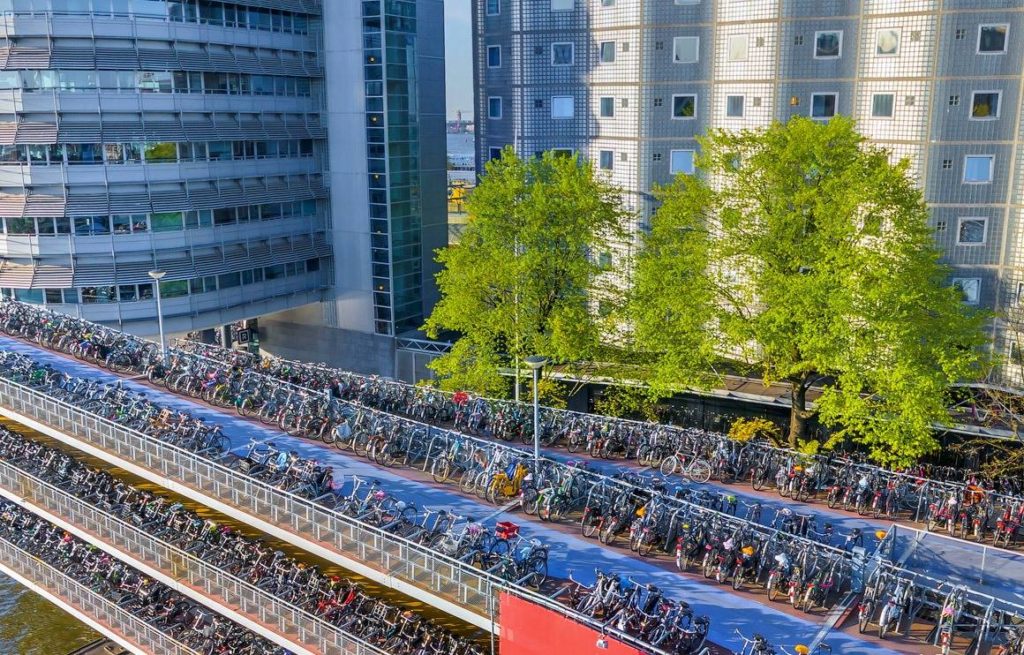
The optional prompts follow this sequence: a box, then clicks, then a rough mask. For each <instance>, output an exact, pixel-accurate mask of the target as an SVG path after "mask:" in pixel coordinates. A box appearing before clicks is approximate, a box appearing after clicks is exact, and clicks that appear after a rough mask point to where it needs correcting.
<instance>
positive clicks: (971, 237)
mask: <svg viewBox="0 0 1024 655" xmlns="http://www.w3.org/2000/svg"><path fill="white" fill-rule="evenodd" d="M958 221H959V223H958V226H957V231H956V242H957V245H960V246H981V245H984V244H985V232H986V231H987V228H988V219H987V218H985V217H966V218H964V217H962V218H959V219H958Z"/></svg>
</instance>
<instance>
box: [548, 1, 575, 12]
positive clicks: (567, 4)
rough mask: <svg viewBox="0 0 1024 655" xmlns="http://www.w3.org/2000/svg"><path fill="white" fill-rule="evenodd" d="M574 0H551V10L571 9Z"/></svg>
mask: <svg viewBox="0 0 1024 655" xmlns="http://www.w3.org/2000/svg"><path fill="white" fill-rule="evenodd" d="M574 3H575V0H551V11H572V9H573V5H574Z"/></svg>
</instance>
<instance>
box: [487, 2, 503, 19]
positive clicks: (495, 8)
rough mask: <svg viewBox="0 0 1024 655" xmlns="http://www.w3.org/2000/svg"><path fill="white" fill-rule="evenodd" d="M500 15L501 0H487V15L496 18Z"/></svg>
mask: <svg viewBox="0 0 1024 655" xmlns="http://www.w3.org/2000/svg"><path fill="white" fill-rule="evenodd" d="M500 13H501V0H487V15H488V16H497V15H498V14H500Z"/></svg>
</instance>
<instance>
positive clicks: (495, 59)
mask: <svg viewBox="0 0 1024 655" xmlns="http://www.w3.org/2000/svg"><path fill="white" fill-rule="evenodd" d="M487 67H488V68H500V67H501V46H500V45H489V46H487Z"/></svg>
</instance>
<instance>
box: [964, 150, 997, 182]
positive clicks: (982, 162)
mask: <svg viewBox="0 0 1024 655" xmlns="http://www.w3.org/2000/svg"><path fill="white" fill-rule="evenodd" d="M994 160H995V157H994V156H993V155H968V156H966V157H964V183H965V184H988V183H989V182H991V181H992V166H993V163H994Z"/></svg>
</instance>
